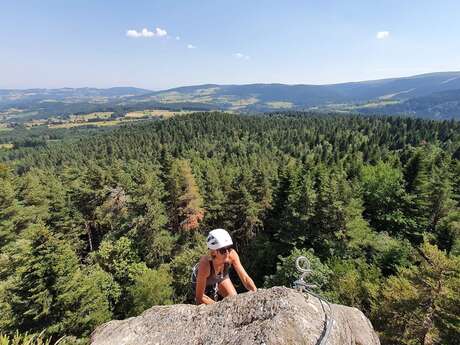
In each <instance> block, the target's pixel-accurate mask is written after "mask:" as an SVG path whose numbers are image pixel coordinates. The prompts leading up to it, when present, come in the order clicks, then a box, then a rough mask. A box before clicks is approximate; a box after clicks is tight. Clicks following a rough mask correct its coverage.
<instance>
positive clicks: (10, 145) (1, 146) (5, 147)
mask: <svg viewBox="0 0 460 345" xmlns="http://www.w3.org/2000/svg"><path fill="white" fill-rule="evenodd" d="M13 147H14V145H13V144H0V150H1V149H7V150H9V149H12V148H13Z"/></svg>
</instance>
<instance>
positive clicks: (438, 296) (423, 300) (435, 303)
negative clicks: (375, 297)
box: [375, 242, 460, 345]
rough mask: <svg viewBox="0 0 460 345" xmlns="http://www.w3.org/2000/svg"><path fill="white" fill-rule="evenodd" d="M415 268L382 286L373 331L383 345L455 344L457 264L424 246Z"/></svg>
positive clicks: (459, 311) (459, 288) (459, 313)
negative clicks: (377, 330) (376, 328)
mask: <svg viewBox="0 0 460 345" xmlns="http://www.w3.org/2000/svg"><path fill="white" fill-rule="evenodd" d="M420 253H421V255H422V257H421V258H420V260H421V262H420V263H419V264H418V265H417V266H415V265H414V266H411V267H408V268H403V269H401V270H400V271H399V272H398V275H396V276H391V277H390V278H388V280H387V281H386V283H385V285H384V286H383V291H382V297H381V300H380V303H379V308H378V309H376V311H375V313H376V319H377V320H378V321H377V322H378V323H377V327H379V328H383V329H384V330H383V332H382V341H383V343H384V344H410V345H412V344H414V345H415V344H420V345H424V344H446V345H449V344H457V343H458V342H457V340H458V334H459V332H460V327H459V325H460V308H459V306H460V298H459V296H460V261H459V258H458V257H449V256H447V255H446V254H445V253H444V252H442V251H440V250H439V249H438V248H437V247H436V246H433V245H431V244H429V243H427V242H425V243H424V244H423V245H422V247H421V251H420Z"/></svg>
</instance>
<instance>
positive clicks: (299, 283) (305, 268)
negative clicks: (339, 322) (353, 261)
mask: <svg viewBox="0 0 460 345" xmlns="http://www.w3.org/2000/svg"><path fill="white" fill-rule="evenodd" d="M295 266H296V268H297V270H298V271H299V272H300V273H302V275H301V276H300V278H299V279H297V280H296V281H295V282H294V283H293V287H294V289H296V290H298V291H300V292H302V293H306V294H308V295H312V296H314V297H316V298H317V299H318V300H319V302H320V303H321V308H322V309H323V312H324V329H323V332H322V333H321V336H320V338H319V339H318V341H317V342H316V344H317V345H326V344H327V339H328V338H329V335H330V333H331V329H332V326H333V325H334V322H335V321H334V318H333V317H332V308H331V305H330V304H329V302H328V301H326V300H325V299H324V298H322V297H321V296H319V295H318V294H316V293H314V292H313V291H311V289H315V288H317V286H316V285H315V284H308V283H307V282H306V281H305V278H306V277H307V276H308V275H310V274H311V273H313V270H312V269H311V268H310V261H308V259H307V258H306V257H305V256H299V257H298V258H297V259H296V261H295ZM323 302H324V303H323ZM325 304H326V305H327V306H328V308H329V315H328V314H327V313H326V309H325V308H324V305H325Z"/></svg>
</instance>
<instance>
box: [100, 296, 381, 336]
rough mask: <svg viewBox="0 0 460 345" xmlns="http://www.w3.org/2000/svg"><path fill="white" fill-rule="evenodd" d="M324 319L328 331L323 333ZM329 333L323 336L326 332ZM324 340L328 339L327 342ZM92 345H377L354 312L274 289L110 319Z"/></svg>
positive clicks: (364, 320)
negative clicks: (328, 326) (130, 316)
mask: <svg viewBox="0 0 460 345" xmlns="http://www.w3.org/2000/svg"><path fill="white" fill-rule="evenodd" d="M326 315H327V316H328V317H330V319H329V320H330V323H329V324H330V325H331V327H330V331H329V332H326V328H327V327H325V326H326V322H325V318H326ZM326 333H328V334H326ZM326 338H327V339H326ZM91 344H92V345H175V344H177V345H179V344H180V345H186V344H189V345H220V344H222V345H223V344H237V345H255V344H258V345H294V344H302V345H319V344H328V345H348V344H350V345H352V344H353V345H379V344H380V342H379V339H378V337H377V335H376V334H375V332H374V330H373V328H372V325H371V323H370V322H369V320H368V319H367V318H366V317H365V316H364V314H363V313H362V312H361V311H359V310H358V309H356V308H350V307H346V306H342V305H336V304H332V305H330V309H329V306H328V305H327V304H325V303H323V304H321V302H320V301H319V300H318V298H316V297H313V296H311V295H305V294H303V293H300V292H297V291H296V290H293V289H288V288H284V287H274V288H271V289H267V290H264V289H260V290H259V291H257V292H248V293H244V294H240V295H237V296H234V297H230V298H226V299H224V300H223V301H221V302H219V303H216V304H213V305H200V306H195V305H185V304H180V305H173V306H156V307H152V308H150V309H149V310H147V311H145V312H144V313H143V314H142V315H140V316H138V317H133V318H130V319H126V320H123V321H111V322H108V323H106V324H104V325H102V326H100V327H98V328H97V329H96V330H95V331H94V332H93V334H92V335H91Z"/></svg>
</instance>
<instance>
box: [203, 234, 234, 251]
mask: <svg viewBox="0 0 460 345" xmlns="http://www.w3.org/2000/svg"><path fill="white" fill-rule="evenodd" d="M206 242H207V243H208V248H209V249H212V250H216V249H220V248H224V247H228V246H232V245H233V241H232V238H231V237H230V234H229V233H228V232H227V231H226V230H224V229H214V230H212V231H211V232H209V235H208V239H207V240H206Z"/></svg>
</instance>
